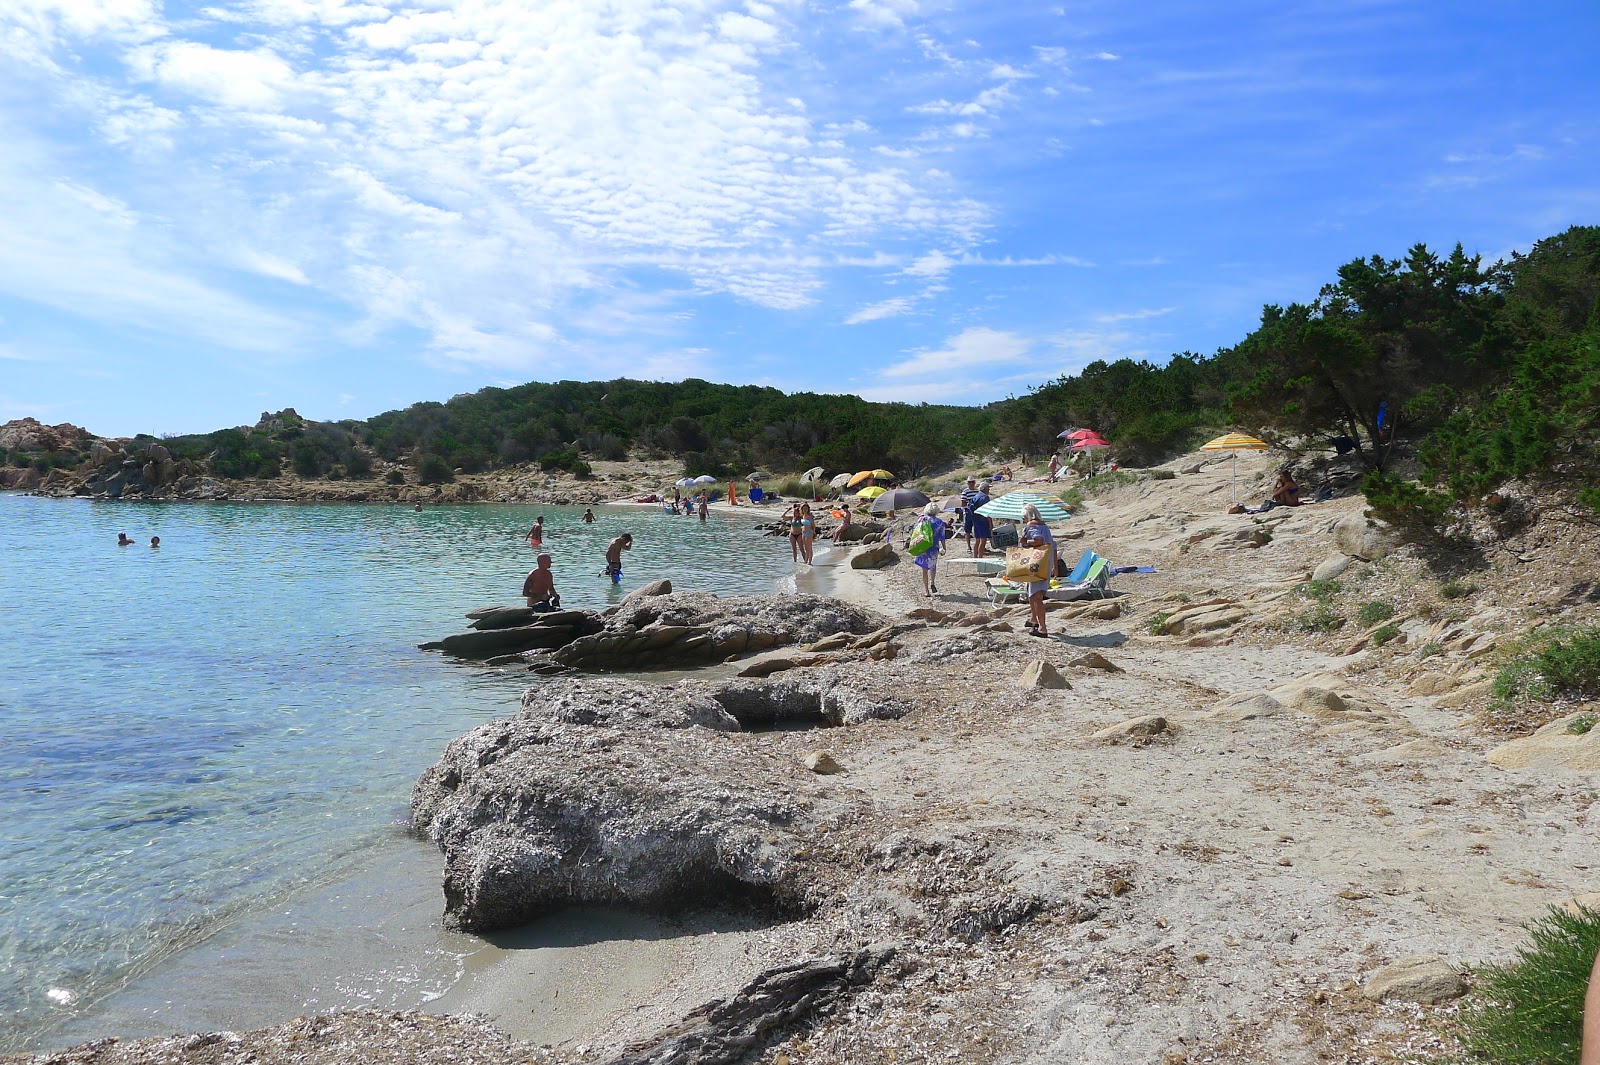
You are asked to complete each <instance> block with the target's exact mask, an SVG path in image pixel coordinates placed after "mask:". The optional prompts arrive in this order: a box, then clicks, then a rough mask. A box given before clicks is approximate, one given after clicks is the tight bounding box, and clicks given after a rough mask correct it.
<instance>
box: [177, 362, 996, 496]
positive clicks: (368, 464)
mask: <svg viewBox="0 0 1600 1065" xmlns="http://www.w3.org/2000/svg"><path fill="white" fill-rule="evenodd" d="M280 420H282V421H284V425H283V427H282V428H281V429H274V430H272V431H270V432H251V433H246V432H241V431H240V430H236V429H225V430H222V431H220V432H216V433H210V434H207V435H204V436H183V437H174V438H172V439H169V440H167V441H165V443H166V444H167V446H168V447H169V448H170V449H171V450H172V451H173V453H174V455H175V456H177V457H194V458H200V457H203V456H205V455H211V456H212V459H211V464H212V469H213V470H214V471H215V472H217V473H219V474H222V475H223V476H227V477H272V476H276V475H277V473H278V471H279V469H280V468H281V467H282V464H283V463H284V462H285V461H288V462H291V463H292V465H293V468H294V470H295V472H296V473H298V474H300V475H301V476H304V477H334V478H339V477H352V478H361V477H368V476H371V473H372V460H371V457H370V456H371V455H373V454H375V455H377V456H378V457H381V458H382V459H384V460H386V461H389V462H401V461H404V462H406V463H408V464H409V465H410V466H411V467H412V468H413V469H414V470H415V471H416V475H417V478H418V479H419V480H420V481H421V482H422V483H425V484H427V483H437V482H440V481H448V480H450V479H451V478H452V477H453V476H454V473H455V471H462V472H466V473H476V472H478V471H480V470H485V469H489V468H492V467H496V466H502V465H507V464H520V463H527V462H536V463H538V464H539V465H540V466H541V467H542V468H543V469H546V470H557V469H559V470H567V471H570V472H572V473H575V474H577V475H579V476H586V475H587V474H588V473H589V472H590V465H589V463H590V461H591V460H593V459H596V458H603V459H624V458H626V457H627V456H628V455H629V454H644V455H648V456H652V457H674V458H677V459H679V460H680V461H681V462H682V463H683V467H684V470H685V472H687V473H692V474H696V475H698V474H702V473H708V474H711V475H713V476H716V477H719V478H721V477H737V476H743V475H744V474H746V473H748V472H750V471H751V470H754V469H763V468H764V469H771V470H795V469H804V468H806V467H808V466H822V467H825V468H827V469H829V470H834V471H837V470H847V469H850V470H854V469H861V468H870V467H873V466H880V465H884V464H888V465H890V466H892V467H893V468H894V469H895V470H896V472H900V473H902V474H903V475H904V476H907V477H916V476H920V475H921V473H922V472H923V471H924V470H926V469H927V468H929V467H931V466H934V465H937V464H940V463H943V462H947V461H950V460H951V459H953V458H955V457H956V456H958V455H961V454H965V453H971V452H975V451H985V450H988V449H989V448H990V447H992V446H993V443H994V440H993V432H992V421H991V417H990V414H989V412H988V411H987V410H983V409H980V408H975V407H951V406H930V405H927V404H921V405H913V404H906V403H869V402H867V401H866V400H863V399H861V398H860V397H858V396H830V395H816V394H812V393H797V394H794V395H786V394H785V393H782V392H779V391H778V390H777V389H774V388H761V387H757V386H754V385H746V386H736V385H716V384H710V383H707V382H705V381H697V380H689V381H682V382H677V383H661V382H652V381H630V380H616V381H590V382H580V381H558V382H555V383H552V384H544V383H532V384H526V385H519V386H517V387H515V388H485V389H483V390H481V391H479V392H474V393H471V394H469V395H460V396H456V397H454V398H453V399H451V400H450V401H449V402H448V403H418V404H415V405H413V406H410V407H407V408H406V409H405V410H398V411H389V412H388V413H386V414H380V415H378V416H377V417H375V418H371V419H368V420H367V421H364V422H356V421H345V422H338V423H334V422H304V421H302V420H300V419H298V418H296V417H293V416H289V417H287V418H280Z"/></svg>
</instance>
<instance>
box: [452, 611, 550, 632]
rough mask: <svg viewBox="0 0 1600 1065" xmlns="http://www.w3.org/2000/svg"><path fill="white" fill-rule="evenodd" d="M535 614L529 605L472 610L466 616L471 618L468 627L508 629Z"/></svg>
mask: <svg viewBox="0 0 1600 1065" xmlns="http://www.w3.org/2000/svg"><path fill="white" fill-rule="evenodd" d="M546 613H548V611H546ZM474 615H476V616H474ZM537 616H538V614H537V613H536V612H535V611H534V610H533V608H531V607H525V606H499V607H491V608H490V609H488V610H474V611H473V612H472V613H471V614H468V615H467V617H469V618H472V621H471V623H470V624H469V625H468V628H473V629H509V628H511V627H512V626H514V625H526V624H528V622H530V621H532V620H533V619H534V618H535V617H537Z"/></svg>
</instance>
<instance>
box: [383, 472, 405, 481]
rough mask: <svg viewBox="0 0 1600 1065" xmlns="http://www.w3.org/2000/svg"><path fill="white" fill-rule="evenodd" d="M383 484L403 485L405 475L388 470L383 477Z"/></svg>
mask: <svg viewBox="0 0 1600 1065" xmlns="http://www.w3.org/2000/svg"><path fill="white" fill-rule="evenodd" d="M383 482H384V483H385V484H405V483H406V475H405V473H404V471H402V470H390V471H389V472H388V473H386V474H384V475H383Z"/></svg>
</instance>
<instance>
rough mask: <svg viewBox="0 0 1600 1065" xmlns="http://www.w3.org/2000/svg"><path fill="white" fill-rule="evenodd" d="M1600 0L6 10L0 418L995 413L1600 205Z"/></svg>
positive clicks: (144, 1)
mask: <svg viewBox="0 0 1600 1065" xmlns="http://www.w3.org/2000/svg"><path fill="white" fill-rule="evenodd" d="M1597 41H1600V5H1596V4H1594V3H1593V2H1592V0H1581V2H1567V3H1562V2H1553V3H1546V4H1534V5H1522V6H1521V7H1520V8H1518V7H1517V6H1515V5H1507V4H1493V5H1491V4H1479V3H1442V2H1435V3H1421V2H1414V3H1406V2H1362V0H1346V2H1342V3H1321V2H1296V0H1274V2H1251V0H1217V2H1213V3H1206V4H1198V3H1171V2H1164V0H1152V2H1148V3H1143V4H1128V3H1120V2H1118V3H1099V2H1091V3H1068V4H1059V5H1056V4H1044V5H1035V4H1028V3H1023V4H1004V3H994V2H982V3H978V2H971V3H968V2H963V0H818V2H806V0H742V2H722V0H678V2H673V3H669V2H663V0H552V2H538V0H405V2H386V0H371V2H347V0H223V2H217V3H213V4H187V3H167V4H161V3H158V2H156V0H100V2H89V0H8V2H7V3H5V4H4V5H0V145H4V150H0V420H3V419H6V418H13V417H21V416H23V415H31V416H34V417H38V418H40V419H42V420H45V421H49V422H57V421H72V422H76V423H78V424H81V425H85V426H87V427H88V428H90V429H91V430H93V431H96V432H100V433H106V434H131V433H134V432H154V433H165V432H193V431H203V430H209V429H214V428H220V427H222V426H227V425H234V424H239V423H243V422H253V421H254V420H255V418H256V416H257V415H258V414H259V413H260V412H261V411H263V410H267V409H271V410H277V409H279V408H281V407H285V406H293V407H295V408H297V409H298V410H299V411H300V413H302V414H304V415H306V416H308V417H312V418H321V419H334V418H344V417H366V416H368V415H371V414H375V413H377V412H379V411H383V410H388V409H392V408H395V407H402V406H406V405H408V404H410V403H413V402H416V401H418V400H423V399H445V398H448V397H449V396H450V395H453V394H455V393H457V392H464V391H472V390H475V389H478V388H481V387H484V386H485V385H505V384H516V383H520V382H523V381H528V380H556V379H562V378H569V379H571V378H575V379H598V378H609V377H615V376H621V375H628V376H635V377H650V378H658V379H666V380H676V379H680V378H683V377H687V376H694V377H703V378H706V379H709V380H713V381H729V382H738V383H745V382H756V383H762V384H771V385H775V386H777V387H779V388H783V389H788V390H801V389H805V390H813V391H848V392H856V393H859V394H861V395H864V396H867V397H868V398H871V399H902V400H909V401H919V400H929V401H945V402H984V401H988V400H992V399H997V398H1001V397H1003V396H1005V395H1008V394H1013V393H1018V392H1024V391H1026V390H1027V388H1028V387H1029V386H1030V385H1033V384H1038V383H1042V382H1044V381H1047V380H1050V379H1052V378H1054V377H1055V376H1056V375H1058V374H1062V373H1071V372H1074V371H1075V370H1077V369H1078V368H1080V367H1082V366H1083V365H1084V364H1086V363H1087V362H1089V361H1092V360H1094V359H1097V358H1105V359H1115V358H1119V357H1123V356H1131V357H1136V358H1150V359H1154V360H1158V361H1159V360H1161V359H1164V358H1165V357H1166V356H1168V355H1169V354H1171V353H1172V352H1174V351H1183V350H1193V351H1200V352H1211V351H1213V350H1215V349H1216V348H1217V347H1218V346H1221V345H1225V344H1229V343H1231V342H1233V341H1236V340H1238V339H1239V338H1241V337H1242V336H1243V335H1244V334H1245V333H1246V332H1248V331H1249V329H1250V328H1251V327H1252V326H1253V325H1254V324H1255V322H1256V321H1257V319H1258V316H1259V313H1260V309H1261V306H1262V305H1263V304H1265V303H1269V302H1273V303H1286V302H1290V301H1293V300H1306V299H1309V298H1311V297H1313V296H1314V295H1315V293H1316V290H1317V288H1318V287H1319V286H1320V285H1321V284H1322V283H1324V282H1326V281H1328V280H1330V279H1331V278H1332V276H1333V272H1334V270H1335V269H1336V267H1337V266H1338V265H1339V264H1341V263H1343V262H1346V261H1348V260H1349V259H1352V258H1356V257H1359V256H1366V255H1370V254H1373V253H1382V254H1384V255H1386V256H1390V257H1399V256H1400V255H1401V254H1403V252H1404V251H1405V249H1406V248H1407V247H1409V246H1410V245H1412V244H1414V243H1416V242H1418V241H1422V242H1426V243H1428V244H1430V245H1433V246H1435V247H1438V248H1441V249H1447V248H1448V247H1449V246H1451V245H1452V244H1454V243H1455V242H1456V241H1458V240H1459V241H1461V242H1462V243H1463V244H1465V246H1466V247H1467V249H1468V251H1469V252H1478V253H1482V254H1483V255H1484V256H1485V257H1486V259H1488V260H1493V259H1496V258H1499V257H1501V256H1503V255H1505V254H1507V253H1508V252H1510V251H1511V250H1513V249H1525V248H1526V247H1527V246H1528V245H1529V244H1530V243H1531V242H1532V241H1534V240H1536V239H1538V238H1540V237H1543V236H1548V235H1551V234H1553V233H1556V232H1559V231H1560V230H1562V229H1564V228H1566V227H1567V226H1569V225H1573V224H1580V223H1581V224H1594V223H1600V167H1597V163H1600V150H1597V147H1600V66H1597V64H1596V60H1595V45H1596V42H1597Z"/></svg>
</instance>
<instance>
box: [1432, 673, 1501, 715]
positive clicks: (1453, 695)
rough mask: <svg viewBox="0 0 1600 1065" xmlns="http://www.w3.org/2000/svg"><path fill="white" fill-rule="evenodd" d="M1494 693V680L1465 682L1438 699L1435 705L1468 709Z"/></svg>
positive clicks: (1452, 708)
mask: <svg viewBox="0 0 1600 1065" xmlns="http://www.w3.org/2000/svg"><path fill="white" fill-rule="evenodd" d="M1493 694H1494V681H1492V680H1477V681H1473V682H1472V683H1471V684H1464V685H1462V686H1461V687H1459V688H1456V689H1455V690H1453V691H1451V692H1449V693H1448V694H1446V695H1445V696H1444V697H1443V698H1441V699H1438V700H1436V703H1435V705H1437V706H1441V707H1443V708H1445V709H1446V710H1468V709H1471V708H1472V707H1473V706H1476V705H1477V704H1478V703H1479V702H1482V701H1483V700H1485V699H1487V698H1489V696H1491V695H1493Z"/></svg>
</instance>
